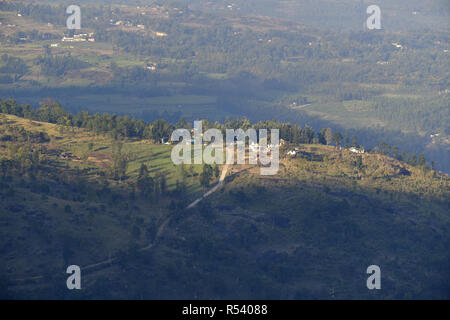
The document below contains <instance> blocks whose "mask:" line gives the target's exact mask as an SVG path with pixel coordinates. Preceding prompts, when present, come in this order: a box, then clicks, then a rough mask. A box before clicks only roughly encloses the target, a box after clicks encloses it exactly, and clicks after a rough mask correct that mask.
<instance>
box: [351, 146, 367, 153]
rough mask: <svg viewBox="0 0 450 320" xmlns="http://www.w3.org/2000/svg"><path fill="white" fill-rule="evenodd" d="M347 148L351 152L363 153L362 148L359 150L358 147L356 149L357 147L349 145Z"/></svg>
mask: <svg viewBox="0 0 450 320" xmlns="http://www.w3.org/2000/svg"><path fill="white" fill-rule="evenodd" d="M348 150H350V151H351V152H353V153H364V150H360V149H357V148H355V147H351V148H350V149H348Z"/></svg>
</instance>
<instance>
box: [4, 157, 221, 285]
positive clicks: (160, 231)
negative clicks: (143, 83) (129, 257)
mask: <svg viewBox="0 0 450 320" xmlns="http://www.w3.org/2000/svg"><path fill="white" fill-rule="evenodd" d="M227 151H228V149H227ZM227 155H228V154H227ZM229 166H230V165H229V164H228V163H227V164H225V165H224V166H223V168H222V172H221V174H220V178H219V182H218V183H217V184H216V185H215V186H214V187H213V188H211V189H210V190H208V191H207V192H206V193H205V194H203V196H201V197H200V198H198V199H196V200H195V201H193V202H192V203H191V204H189V205H188V206H187V207H186V209H192V208H193V207H195V206H196V205H197V204H198V203H199V202H200V201H202V200H203V199H205V198H206V197H208V196H210V195H211V194H213V193H214V192H216V191H217V190H219V188H220V187H221V186H222V185H223V183H224V181H225V178H226V176H227V173H228V169H229ZM169 222H170V216H169V217H167V218H166V219H165V220H164V221H163V222H162V223H161V225H160V226H159V227H158V231H157V232H156V236H155V239H153V241H152V242H150V243H149V244H148V245H147V246H145V247H143V248H140V249H139V252H144V251H148V250H150V249H152V248H153V247H154V246H155V243H156V242H157V240H159V239H160V238H161V236H162V235H163V233H164V230H165V228H166V227H167V225H168V224H169ZM118 260H119V259H118V258H117V257H116V258H109V259H107V260H103V261H100V262H97V263H93V264H90V265H87V266H84V267H81V268H80V269H81V270H82V272H86V271H95V270H98V269H102V268H106V267H109V266H111V265H113V264H114V263H116V262H118ZM43 278H44V276H35V277H30V278H26V279H14V280H12V281H13V282H22V283H23V282H28V281H36V280H41V279H43Z"/></svg>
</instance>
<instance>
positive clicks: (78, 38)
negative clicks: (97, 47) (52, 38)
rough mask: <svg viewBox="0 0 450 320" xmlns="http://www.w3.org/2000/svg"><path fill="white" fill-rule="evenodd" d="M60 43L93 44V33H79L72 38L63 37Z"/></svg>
mask: <svg viewBox="0 0 450 320" xmlns="http://www.w3.org/2000/svg"><path fill="white" fill-rule="evenodd" d="M61 41H62V42H86V41H88V42H95V38H94V33H93V32H90V33H80V34H75V35H73V37H66V36H64V37H63V38H62V40H61Z"/></svg>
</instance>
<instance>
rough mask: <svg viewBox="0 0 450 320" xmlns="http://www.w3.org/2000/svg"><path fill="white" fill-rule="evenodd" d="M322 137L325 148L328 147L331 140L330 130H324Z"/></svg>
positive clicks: (331, 133)
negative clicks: (325, 144)
mask: <svg viewBox="0 0 450 320" xmlns="http://www.w3.org/2000/svg"><path fill="white" fill-rule="evenodd" d="M323 136H324V138H325V141H326V143H327V146H328V145H330V143H331V141H332V140H333V131H332V130H331V128H326V129H325V131H324V135H323Z"/></svg>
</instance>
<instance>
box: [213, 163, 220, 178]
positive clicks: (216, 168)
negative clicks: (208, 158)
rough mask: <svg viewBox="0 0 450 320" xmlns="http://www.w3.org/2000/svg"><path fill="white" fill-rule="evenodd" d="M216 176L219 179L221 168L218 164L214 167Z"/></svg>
mask: <svg viewBox="0 0 450 320" xmlns="http://www.w3.org/2000/svg"><path fill="white" fill-rule="evenodd" d="M214 176H215V177H216V179H217V178H219V176H220V170H219V166H218V165H217V164H216V165H214Z"/></svg>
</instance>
